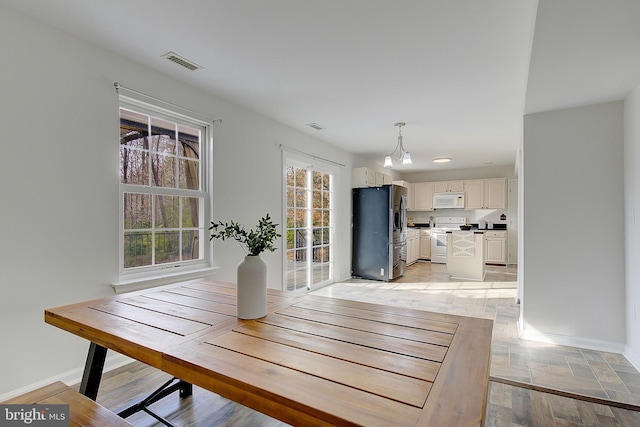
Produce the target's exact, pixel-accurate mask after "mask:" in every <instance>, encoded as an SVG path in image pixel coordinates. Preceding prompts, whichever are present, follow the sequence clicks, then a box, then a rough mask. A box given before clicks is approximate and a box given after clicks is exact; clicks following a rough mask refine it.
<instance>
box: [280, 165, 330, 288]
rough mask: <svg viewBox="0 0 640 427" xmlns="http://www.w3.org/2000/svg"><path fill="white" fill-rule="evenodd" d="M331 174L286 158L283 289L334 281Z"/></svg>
mask: <svg viewBox="0 0 640 427" xmlns="http://www.w3.org/2000/svg"><path fill="white" fill-rule="evenodd" d="M333 185H334V177H333V175H332V174H331V172H329V171H326V170H322V169H320V168H318V167H317V166H314V165H310V164H305V163H304V162H299V161H294V160H291V159H287V160H286V173H285V186H286V191H285V193H286V197H285V199H286V209H285V211H286V213H285V215H286V219H285V221H286V244H287V248H286V254H285V264H286V266H285V289H287V290H290V291H293V290H297V289H307V290H311V289H315V288H317V287H320V286H323V285H325V284H328V283H332V282H333V280H334V278H333V277H334V272H333V269H334V267H333V266H334V243H333V240H334V237H333V236H334V229H335V227H334V219H333V216H334V215H333V212H334V210H333V205H334V203H333V194H334V189H333Z"/></svg>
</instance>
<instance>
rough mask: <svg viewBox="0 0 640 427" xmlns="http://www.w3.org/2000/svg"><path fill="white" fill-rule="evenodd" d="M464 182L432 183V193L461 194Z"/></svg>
mask: <svg viewBox="0 0 640 427" xmlns="http://www.w3.org/2000/svg"><path fill="white" fill-rule="evenodd" d="M463 191H464V181H439V182H434V183H433V192H434V193H448V192H451V193H462V192H463Z"/></svg>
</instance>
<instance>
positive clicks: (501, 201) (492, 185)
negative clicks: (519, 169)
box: [484, 178, 507, 209]
mask: <svg viewBox="0 0 640 427" xmlns="http://www.w3.org/2000/svg"><path fill="white" fill-rule="evenodd" d="M484 205H485V208H487V209H506V208H507V180H506V179H505V178H495V179H485V180H484Z"/></svg>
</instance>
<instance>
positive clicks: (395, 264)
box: [351, 185, 407, 282]
mask: <svg viewBox="0 0 640 427" xmlns="http://www.w3.org/2000/svg"><path fill="white" fill-rule="evenodd" d="M352 196H353V197H352V198H353V207H352V209H353V217H352V230H353V231H352V252H351V254H352V256H351V274H352V275H353V276H354V277H361V278H363V279H374V280H384V281H386V282H388V281H390V280H393V279H395V278H398V277H400V276H402V275H403V274H404V271H405V269H406V267H407V189H406V188H404V187H401V186H399V185H383V186H382V187H368V188H354V189H353V194H352Z"/></svg>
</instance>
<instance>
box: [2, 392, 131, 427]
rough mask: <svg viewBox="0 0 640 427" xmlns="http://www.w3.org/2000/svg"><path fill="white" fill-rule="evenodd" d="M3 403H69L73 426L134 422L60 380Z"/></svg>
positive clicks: (119, 425) (100, 426)
mask: <svg viewBox="0 0 640 427" xmlns="http://www.w3.org/2000/svg"><path fill="white" fill-rule="evenodd" d="M2 403H3V404H23V405H32V404H51V405H56V404H68V405H69V418H70V423H69V424H70V425H71V426H96V427H104V426H110V427H132V424H130V423H128V422H127V421H125V420H124V419H122V418H120V417H119V416H117V415H116V414H114V413H113V412H111V411H109V410H108V409H107V408H105V407H104V406H101V405H99V404H97V403H96V402H94V401H93V400H91V399H89V398H88V397H86V396H84V395H82V394H80V393H78V392H77V391H75V390H74V389H72V388H70V387H68V386H66V385H65V384H63V383H61V382H59V381H58V382H55V383H53V384H49V385H47V386H44V387H41V388H39V389H37V390H33V391H30V392H28V393H25V394H22V395H20V396H16V397H14V398H12V399H9V400H6V401H4V402H2Z"/></svg>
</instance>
